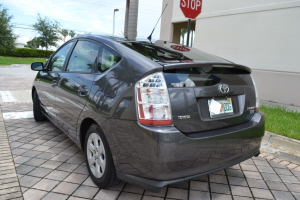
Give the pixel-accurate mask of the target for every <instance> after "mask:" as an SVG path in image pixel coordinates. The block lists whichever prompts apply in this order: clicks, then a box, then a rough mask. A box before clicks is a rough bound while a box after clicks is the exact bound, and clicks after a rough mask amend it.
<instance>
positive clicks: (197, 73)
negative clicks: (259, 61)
mask: <svg viewBox="0 0 300 200" xmlns="http://www.w3.org/2000/svg"><path fill="white" fill-rule="evenodd" d="M163 73H164V77H165V80H166V83H167V87H168V91H169V96H170V102H171V109H172V117H173V123H174V125H175V127H177V128H178V129H179V130H180V131H181V132H183V133H195V132H201V131H208V130H214V129H220V128H224V127H229V126H234V125H237V124H241V123H244V122H247V121H249V120H250V119H251V118H252V116H253V115H254V112H255V111H254V110H255V105H256V94H255V86H254V84H253V81H252V78H251V75H250V73H251V70H250V69H249V68H247V67H244V66H241V65H236V64H233V63H224V62H222V63H221V62H220V63H213V62H199V63H196V62H192V63H176V64H166V63H165V65H164V72H163Z"/></svg>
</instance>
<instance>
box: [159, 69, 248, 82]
mask: <svg viewBox="0 0 300 200" xmlns="http://www.w3.org/2000/svg"><path fill="white" fill-rule="evenodd" d="M164 77H165V79H166V82H167V86H168V87H197V86H213V85H216V84H219V83H226V84H229V85H252V84H253V83H252V79H251V77H250V74H249V72H248V71H245V70H242V69H237V68H221V67H196V68H183V69H172V70H167V71H164Z"/></svg>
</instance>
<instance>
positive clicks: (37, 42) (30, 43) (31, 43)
mask: <svg viewBox="0 0 300 200" xmlns="http://www.w3.org/2000/svg"><path fill="white" fill-rule="evenodd" d="M40 45H41V42H40V38H38V37H35V38H32V40H29V41H28V42H27V43H26V45H25V46H24V47H28V48H30V49H37V48H39V46H40Z"/></svg>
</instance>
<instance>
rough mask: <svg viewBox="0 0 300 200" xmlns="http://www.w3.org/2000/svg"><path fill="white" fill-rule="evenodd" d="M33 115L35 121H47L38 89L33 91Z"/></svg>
mask: <svg viewBox="0 0 300 200" xmlns="http://www.w3.org/2000/svg"><path fill="white" fill-rule="evenodd" d="M32 101H33V116H34V119H35V121H37V122H38V121H45V120H46V117H45V116H44V114H43V113H42V108H41V102H40V99H39V96H38V94H37V92H36V91H34V93H33V99H32Z"/></svg>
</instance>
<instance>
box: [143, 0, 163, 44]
mask: <svg viewBox="0 0 300 200" xmlns="http://www.w3.org/2000/svg"><path fill="white" fill-rule="evenodd" d="M167 6H168V4H167V5H166V6H165V8H164V10H163V11H162V13H161V15H160V17H159V18H158V20H157V22H156V24H155V26H154V28H153V30H152V32H151V34H150V35H149V36H148V37H147V39H148V40H149V41H150V42H151V39H152V34H153V32H154V30H155V28H156V25H157V23H158V22H159V20H160V18H161V16H162V15H163V14H164V12H165V10H166V7H167ZM151 44H152V42H151Z"/></svg>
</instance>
